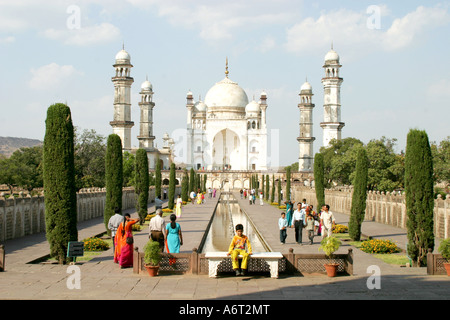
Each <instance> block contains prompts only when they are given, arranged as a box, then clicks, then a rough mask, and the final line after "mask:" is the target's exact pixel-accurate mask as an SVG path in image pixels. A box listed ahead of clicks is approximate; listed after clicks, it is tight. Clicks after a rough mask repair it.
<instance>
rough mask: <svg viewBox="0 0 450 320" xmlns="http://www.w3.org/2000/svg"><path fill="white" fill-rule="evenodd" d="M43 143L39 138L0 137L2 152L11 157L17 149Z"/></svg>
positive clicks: (0, 150)
mask: <svg viewBox="0 0 450 320" xmlns="http://www.w3.org/2000/svg"><path fill="white" fill-rule="evenodd" d="M42 144H43V142H42V141H40V140H37V139H27V138H13V137H0V154H2V155H4V156H6V157H9V156H11V155H12V154H13V152H14V151H16V150H17V149H20V148H23V147H28V148H29V147H34V146H38V145H42Z"/></svg>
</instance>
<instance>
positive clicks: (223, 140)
mask: <svg viewBox="0 0 450 320" xmlns="http://www.w3.org/2000/svg"><path fill="white" fill-rule="evenodd" d="M239 148H240V139H239V136H238V135H237V134H236V132H234V131H233V130H230V129H228V128H226V129H223V130H221V131H219V132H218V133H217V134H216V135H215V136H214V139H213V148H212V158H213V168H215V169H219V170H233V169H238V168H239V167H240V155H239Z"/></svg>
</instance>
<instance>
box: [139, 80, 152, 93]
mask: <svg viewBox="0 0 450 320" xmlns="http://www.w3.org/2000/svg"><path fill="white" fill-rule="evenodd" d="M141 89H142V90H143V91H144V90H145V91H152V90H153V86H152V84H151V83H150V81H148V80H145V81H144V82H143V83H142V85H141Z"/></svg>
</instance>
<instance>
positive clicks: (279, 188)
mask: <svg viewBox="0 0 450 320" xmlns="http://www.w3.org/2000/svg"><path fill="white" fill-rule="evenodd" d="M277 192H278V194H277V195H278V205H279V206H281V178H278V190H277Z"/></svg>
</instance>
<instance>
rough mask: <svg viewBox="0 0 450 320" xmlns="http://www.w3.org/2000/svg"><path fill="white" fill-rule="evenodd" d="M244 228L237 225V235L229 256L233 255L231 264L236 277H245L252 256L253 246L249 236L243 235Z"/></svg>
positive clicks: (229, 250) (233, 240) (231, 245)
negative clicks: (240, 260) (249, 258)
mask: <svg viewBox="0 0 450 320" xmlns="http://www.w3.org/2000/svg"><path fill="white" fill-rule="evenodd" d="M243 232H244V226H243V225H242V224H238V225H236V235H235V236H234V237H233V239H232V240H231V243H230V247H229V248H228V253H227V255H228V256H229V255H231V263H232V265H233V270H234V271H235V272H236V276H239V275H245V273H246V271H247V265H248V257H249V256H250V255H251V254H252V246H251V244H250V240H249V239H248V237H247V236H245V235H244V234H243ZM239 255H241V256H242V262H241V266H240V268H239V258H238V256H239Z"/></svg>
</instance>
